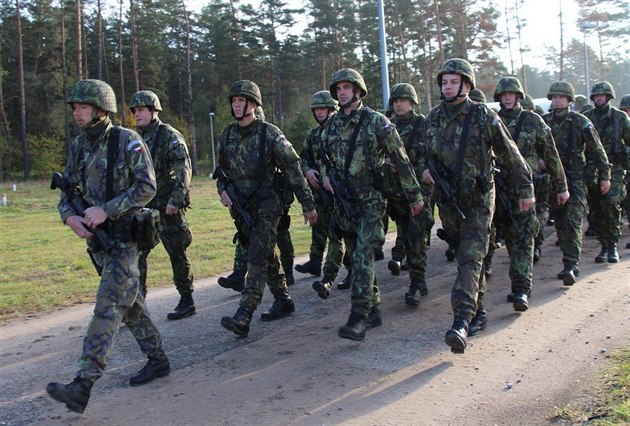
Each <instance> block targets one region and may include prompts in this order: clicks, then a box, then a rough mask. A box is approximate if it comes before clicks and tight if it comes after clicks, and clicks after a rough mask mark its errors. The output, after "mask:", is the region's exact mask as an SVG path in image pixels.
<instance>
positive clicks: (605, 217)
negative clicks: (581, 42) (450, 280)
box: [584, 81, 630, 263]
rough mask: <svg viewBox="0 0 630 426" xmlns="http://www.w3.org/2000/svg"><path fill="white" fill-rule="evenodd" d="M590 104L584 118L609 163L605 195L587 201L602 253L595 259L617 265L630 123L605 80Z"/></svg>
mask: <svg viewBox="0 0 630 426" xmlns="http://www.w3.org/2000/svg"><path fill="white" fill-rule="evenodd" d="M590 98H591V101H593V103H594V104H595V107H594V108H593V109H591V110H589V111H587V112H586V113H585V114H584V115H585V116H586V117H587V118H589V119H590V120H591V121H592V122H593V124H594V125H595V130H597V134H598V135H599V138H600V140H601V142H602V145H603V146H604V149H605V150H606V156H607V157H608V160H609V161H610V162H611V163H612V169H611V175H610V190H609V191H608V192H607V193H606V194H605V195H601V196H600V195H598V194H593V195H594V196H593V197H592V198H591V199H590V200H589V206H590V207H591V208H592V210H593V212H594V213H595V214H593V216H592V217H591V221H593V223H592V224H593V226H594V228H595V229H596V230H597V234H598V236H597V239H598V240H599V242H600V243H601V245H602V250H601V252H600V253H599V254H598V255H597V257H595V262H596V263H604V262H606V261H608V262H609V263H617V262H619V253H618V252H617V243H618V242H619V237H621V224H622V219H621V212H622V211H621V203H622V202H623V200H624V199H625V198H626V183H625V180H624V178H625V175H626V172H627V170H628V169H629V167H628V150H629V149H630V120H628V116H627V115H626V114H624V112H623V111H620V110H618V109H617V108H615V107H613V106H612V105H611V104H610V101H611V99H614V98H615V90H614V89H613V87H612V85H611V84H610V83H609V82H607V81H602V82H599V83H596V84H594V85H593V88H592V89H591V96H590Z"/></svg>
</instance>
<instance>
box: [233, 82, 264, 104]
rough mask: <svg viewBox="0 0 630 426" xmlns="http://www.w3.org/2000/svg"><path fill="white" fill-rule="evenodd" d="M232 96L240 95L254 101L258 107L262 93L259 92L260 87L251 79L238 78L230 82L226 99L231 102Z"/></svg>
mask: <svg viewBox="0 0 630 426" xmlns="http://www.w3.org/2000/svg"><path fill="white" fill-rule="evenodd" d="M234 96H242V97H244V98H245V99H248V100H250V101H252V102H254V103H255V104H256V105H258V106H259V107H262V106H263V104H262V95H261V94H260V88H259V87H258V85H257V84H256V83H254V82H253V81H251V80H239V81H236V82H234V83H232V86H230V93H229V94H228V99H229V100H230V102H232V98H233V97H234Z"/></svg>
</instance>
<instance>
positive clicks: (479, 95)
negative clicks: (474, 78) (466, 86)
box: [468, 89, 486, 104]
mask: <svg viewBox="0 0 630 426" xmlns="http://www.w3.org/2000/svg"><path fill="white" fill-rule="evenodd" d="M468 97H469V98H470V99H471V100H473V101H475V102H481V103H484V104H485V103H486V95H485V93H483V92H482V91H481V90H479V89H473V90H471V91H470V93H469V94H468Z"/></svg>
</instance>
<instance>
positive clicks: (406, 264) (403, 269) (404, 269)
mask: <svg viewBox="0 0 630 426" xmlns="http://www.w3.org/2000/svg"><path fill="white" fill-rule="evenodd" d="M400 270H401V271H408V270H409V262H407V260H406V259H405V261H404V262H403V264H402V265H400Z"/></svg>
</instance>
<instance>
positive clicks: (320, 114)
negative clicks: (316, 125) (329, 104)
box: [313, 107, 330, 122]
mask: <svg viewBox="0 0 630 426" xmlns="http://www.w3.org/2000/svg"><path fill="white" fill-rule="evenodd" d="M313 114H315V118H317V121H319V122H322V121H324V120H326V118H328V114H330V111H329V110H328V108H326V107H316V108H313Z"/></svg>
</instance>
